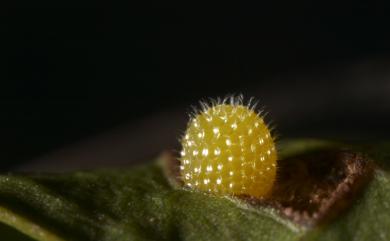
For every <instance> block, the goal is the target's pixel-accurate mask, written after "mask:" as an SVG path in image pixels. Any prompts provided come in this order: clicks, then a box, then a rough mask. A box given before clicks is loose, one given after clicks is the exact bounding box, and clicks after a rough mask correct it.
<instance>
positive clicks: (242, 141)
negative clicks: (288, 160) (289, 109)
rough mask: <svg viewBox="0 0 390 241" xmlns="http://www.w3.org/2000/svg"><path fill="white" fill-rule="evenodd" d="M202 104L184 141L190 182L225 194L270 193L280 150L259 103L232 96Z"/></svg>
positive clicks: (183, 164)
mask: <svg viewBox="0 0 390 241" xmlns="http://www.w3.org/2000/svg"><path fill="white" fill-rule="evenodd" d="M227 100H230V101H227ZM227 102H229V103H227ZM201 106H202V109H203V110H202V111H200V112H199V113H196V114H195V115H194V116H193V117H192V119H191V120H190V121H189V123H188V127H187V130H186V132H185V135H184V136H183V138H182V140H181V144H182V151H181V157H180V174H181V178H182V180H183V182H184V185H185V186H187V187H190V188H194V189H198V190H202V191H209V192H214V193H221V194H233V195H241V194H243V195H250V196H254V197H264V196H266V195H267V194H268V193H269V192H270V191H271V189H272V186H273V183H274V182H275V177H276V164H277V153H276V149H275V143H274V139H273V137H272V136H271V133H270V130H269V128H268V127H267V125H266V124H265V123H264V120H263V118H262V117H261V116H260V114H258V113H256V112H255V111H254V106H255V105H252V106H251V104H250V103H249V104H248V105H244V104H243V101H242V97H237V98H235V97H230V98H228V99H225V100H223V101H220V100H218V101H213V102H212V105H211V106H208V105H207V104H205V103H201Z"/></svg>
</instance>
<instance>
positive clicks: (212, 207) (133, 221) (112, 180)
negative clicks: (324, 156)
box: [0, 140, 390, 241]
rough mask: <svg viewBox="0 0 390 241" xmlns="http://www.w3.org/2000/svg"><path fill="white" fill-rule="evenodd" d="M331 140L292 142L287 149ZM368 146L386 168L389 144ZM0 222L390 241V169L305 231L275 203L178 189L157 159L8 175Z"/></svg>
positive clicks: (106, 235)
mask: <svg viewBox="0 0 390 241" xmlns="http://www.w3.org/2000/svg"><path fill="white" fill-rule="evenodd" d="M332 145H334V144H331V143H329V142H321V141H313V140H308V141H289V142H285V143H283V145H282V153H281V154H282V156H283V157H287V156H289V155H295V154H297V153H302V152H305V151H308V150H313V149H316V148H322V147H329V146H332ZM364 148H365V150H367V152H368V153H370V154H371V156H372V157H373V158H374V159H375V160H376V159H378V163H381V164H380V165H381V166H384V167H385V163H386V162H388V161H389V159H390V158H388V157H390V155H389V153H390V145H388V144H381V148H372V147H364ZM378 153H380V154H378ZM0 222H3V223H4V224H7V225H8V226H10V227H12V228H14V229H15V230H18V231H19V232H21V233H24V234H26V235H27V236H29V237H32V238H34V239H36V240H43V241H49V240H50V241H52V240H103V241H109V240H317V239H318V240H352V239H353V240H390V229H389V228H388V227H390V176H389V173H388V172H387V170H386V168H383V169H380V170H378V171H376V173H375V175H374V178H373V180H372V181H371V182H370V183H369V185H368V186H367V187H365V190H364V192H363V193H362V194H361V195H360V196H359V197H358V199H357V200H356V202H354V204H353V205H352V207H351V208H350V209H348V210H347V211H346V212H345V213H343V214H340V216H339V217H337V218H336V219H335V220H334V221H332V222H331V223H329V224H327V225H324V226H318V227H314V228H303V227H300V226H299V225H297V224H294V223H293V222H292V221H289V220H287V219H284V218H282V217H280V216H279V215H278V214H277V213H276V211H275V210H273V209H272V208H270V207H268V208H266V207H258V206H256V207H254V206H251V205H249V204H247V203H246V202H245V201H243V200H239V199H236V198H229V197H220V196H214V195H210V194H205V193H200V192H196V191H189V190H184V189H181V188H174V187H172V186H171V185H170V184H169V182H168V181H167V178H166V177H165V176H164V172H163V171H162V168H161V167H160V165H158V163H151V164H148V165H145V166H141V167H136V168H133V169H131V170H101V171H91V172H76V173H71V174H52V175H51V174H39V175H38V174H35V175H31V174H30V175H4V176H0ZM3 234H4V235H5V234H7V235H8V236H10V238H9V239H7V240H21V239H20V237H21V234H20V233H18V232H15V231H12V230H11V231H10V229H9V228H8V229H7V228H4V227H2V226H0V237H4V236H3ZM11 236H13V238H14V239H11Z"/></svg>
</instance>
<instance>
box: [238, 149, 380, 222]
mask: <svg viewBox="0 0 390 241" xmlns="http://www.w3.org/2000/svg"><path fill="white" fill-rule="evenodd" d="M373 170H374V165H373V162H372V161H370V160H369V159H368V158H367V157H365V156H364V155H363V154H360V153H356V152H352V151H347V150H322V151H318V152H314V153H308V154H304V155H299V156H295V157H291V158H287V159H284V160H281V161H279V169H278V179H277V182H276V183H275V186H274V188H273V192H272V194H271V195H270V197H268V198H264V199H262V200H259V199H254V198H250V197H244V198H245V199H246V200H248V201H249V202H250V203H252V204H254V205H269V206H271V207H274V208H276V209H277V210H278V211H279V212H280V214H281V215H283V216H285V217H287V218H289V219H291V220H292V221H294V222H295V223H298V224H300V225H303V226H313V225H316V224H320V223H325V222H328V221H329V220H331V219H333V218H335V217H336V216H337V215H339V214H340V213H342V212H343V211H345V210H346V209H347V208H348V207H349V206H350V204H351V203H352V202H353V200H354V199H355V197H356V195H358V194H359V191H360V190H362V189H363V187H364V184H366V183H367V182H368V181H369V180H370V177H371V176H372V173H373Z"/></svg>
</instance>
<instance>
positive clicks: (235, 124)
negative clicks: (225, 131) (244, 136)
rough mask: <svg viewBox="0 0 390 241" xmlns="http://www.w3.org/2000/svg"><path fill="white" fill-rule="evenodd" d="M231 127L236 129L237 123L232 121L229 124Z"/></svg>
mask: <svg viewBox="0 0 390 241" xmlns="http://www.w3.org/2000/svg"><path fill="white" fill-rule="evenodd" d="M231 127H232V129H233V130H235V129H237V123H236V122H234V123H233V124H232V125H231Z"/></svg>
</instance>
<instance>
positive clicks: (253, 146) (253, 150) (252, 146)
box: [251, 144, 256, 152]
mask: <svg viewBox="0 0 390 241" xmlns="http://www.w3.org/2000/svg"><path fill="white" fill-rule="evenodd" d="M251 151H252V152H255V151H256V146H255V145H253V144H252V145H251Z"/></svg>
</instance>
